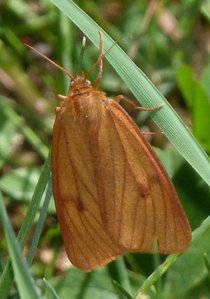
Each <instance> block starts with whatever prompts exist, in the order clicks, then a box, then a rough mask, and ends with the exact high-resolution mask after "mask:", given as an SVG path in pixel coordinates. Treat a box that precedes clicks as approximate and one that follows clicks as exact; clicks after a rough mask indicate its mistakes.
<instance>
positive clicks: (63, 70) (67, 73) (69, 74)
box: [24, 43, 74, 80]
mask: <svg viewBox="0 0 210 299" xmlns="http://www.w3.org/2000/svg"><path fill="white" fill-rule="evenodd" d="M24 45H25V46H26V47H28V48H30V49H31V50H33V51H34V52H35V53H37V54H38V55H40V56H41V57H43V58H44V59H46V60H47V61H49V62H50V63H51V64H52V65H54V66H55V67H57V68H58V69H59V70H61V71H62V72H63V73H65V74H66V75H67V76H69V77H70V79H71V80H74V76H73V75H72V74H71V73H70V72H69V71H67V70H66V69H64V68H63V67H62V66H60V65H59V64H57V63H55V62H54V61H53V60H51V59H50V58H48V57H47V56H45V55H44V54H42V53H41V52H40V51H38V50H37V49H35V48H34V47H32V46H30V45H28V44H25V43H24Z"/></svg>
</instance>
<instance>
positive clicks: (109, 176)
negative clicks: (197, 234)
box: [48, 33, 191, 271]
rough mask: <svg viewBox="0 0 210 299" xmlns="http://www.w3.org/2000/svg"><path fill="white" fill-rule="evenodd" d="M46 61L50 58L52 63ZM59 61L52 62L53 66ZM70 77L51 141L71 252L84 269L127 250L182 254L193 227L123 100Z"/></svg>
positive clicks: (63, 228)
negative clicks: (122, 104)
mask: <svg viewBox="0 0 210 299" xmlns="http://www.w3.org/2000/svg"><path fill="white" fill-rule="evenodd" d="M48 60H49V59H48ZM52 63H53V64H55V63H54V62H52ZM97 63H98V65H99V75H98V77H97V79H96V82H95V83H94V84H92V83H91V82H90V81H89V80H88V78H87V77H86V76H85V75H84V74H81V75H76V76H72V75H71V74H70V73H69V72H67V71H66V70H64V69H63V68H62V67H60V66H58V65H56V64H55V65H56V66H57V67H59V68H60V69H62V70H63V71H64V72H65V73H67V74H68V76H69V77H70V78H71V87H70V89H69V92H68V95H67V96H59V97H60V99H61V103H60V107H57V109H56V119H55V124H54V129H53V144H52V174H53V190H54V198H55V204H56V210H57V214H58V219H59V223H60V226H61V233H62V236H63V240H64V244H65V250H66V253H67V255H68V257H69V259H70V261H71V262H72V264H73V265H74V266H76V267H78V268H79V269H81V270H83V271H92V270H94V269H96V268H98V267H101V266H103V265H106V264H107V263H109V262H111V261H112V260H114V259H116V258H117V257H118V256H119V255H122V254H124V253H126V252H142V253H143V252H144V253H152V252H154V244H157V246H158V248H157V250H158V252H160V253H164V254H170V253H178V252H182V251H184V250H186V249H187V248H188V246H189V244H190V241H191V229H190V225H189V222H188V220H187V217H186V215H185V212H184V210H183V208H182V206H181V204H180V201H179V199H178V196H177V194H176V191H175V188H174V186H173V184H172V183H171V181H170V179H169V177H168V175H167V173H166V171H165V169H164V168H163V166H162V165H161V163H160V161H159V160H158V158H157V156H156V154H155V153H154V151H153V150H152V148H151V146H150V144H149V143H148V142H147V141H146V140H145V138H144V136H143V134H142V133H141V132H140V130H139V128H138V127H137V125H136V124H135V123H134V121H133V120H132V118H131V117H130V116H129V115H128V114H127V112H126V111H125V110H124V109H123V108H122V107H121V106H120V104H119V103H118V101H116V100H115V99H110V98H108V97H107V95H106V94H105V93H104V92H103V91H101V90H100V89H99V88H98V85H99V82H100V80H101V78H102V69H103V35H102V33H100V50H99V58H98V62H97Z"/></svg>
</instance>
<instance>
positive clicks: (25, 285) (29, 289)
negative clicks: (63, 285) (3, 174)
mask: <svg viewBox="0 0 210 299" xmlns="http://www.w3.org/2000/svg"><path fill="white" fill-rule="evenodd" d="M0 218H1V221H2V224H3V229H4V233H5V236H6V240H7V245H8V249H9V255H10V258H11V261H12V268H13V271H14V275H15V280H16V285H17V288H18V291H19V295H20V298H21V299H28V298H31V299H40V298H41V297H40V295H39V292H38V289H37V287H36V284H35V282H34V280H33V278H32V276H31V273H30V271H29V269H28V266H27V263H26V261H25V259H24V258H23V256H22V252H21V249H20V245H19V243H18V241H17V239H16V236H15V234H14V232H13V230H12V227H11V224H10V221H9V219H8V216H7V213H6V210H5V207H4V204H3V199H2V196H1V193H0Z"/></svg>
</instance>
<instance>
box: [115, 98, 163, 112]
mask: <svg viewBox="0 0 210 299" xmlns="http://www.w3.org/2000/svg"><path fill="white" fill-rule="evenodd" d="M114 100H115V101H116V102H117V103H118V104H119V103H120V102H121V101H122V100H124V101H126V102H127V103H129V104H131V105H132V106H133V107H134V109H136V110H141V111H155V110H160V109H161V108H163V106H164V103H162V104H160V105H158V106H155V107H141V106H137V105H136V104H135V103H133V101H132V100H130V99H129V98H127V97H125V96H124V95H118V96H116V97H115V98H114Z"/></svg>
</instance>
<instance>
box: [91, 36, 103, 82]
mask: <svg viewBox="0 0 210 299" xmlns="http://www.w3.org/2000/svg"><path fill="white" fill-rule="evenodd" d="M99 37H100V46H99V55H98V59H97V61H96V62H95V63H94V64H93V65H92V66H91V68H90V69H89V70H88V72H87V77H88V75H89V74H90V73H91V72H92V70H93V68H94V67H95V66H96V65H98V68H99V72H98V77H97V78H96V81H95V84H94V87H95V88H97V87H98V85H99V82H100V81H101V78H102V73H103V48H104V41H103V32H102V31H99Z"/></svg>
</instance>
